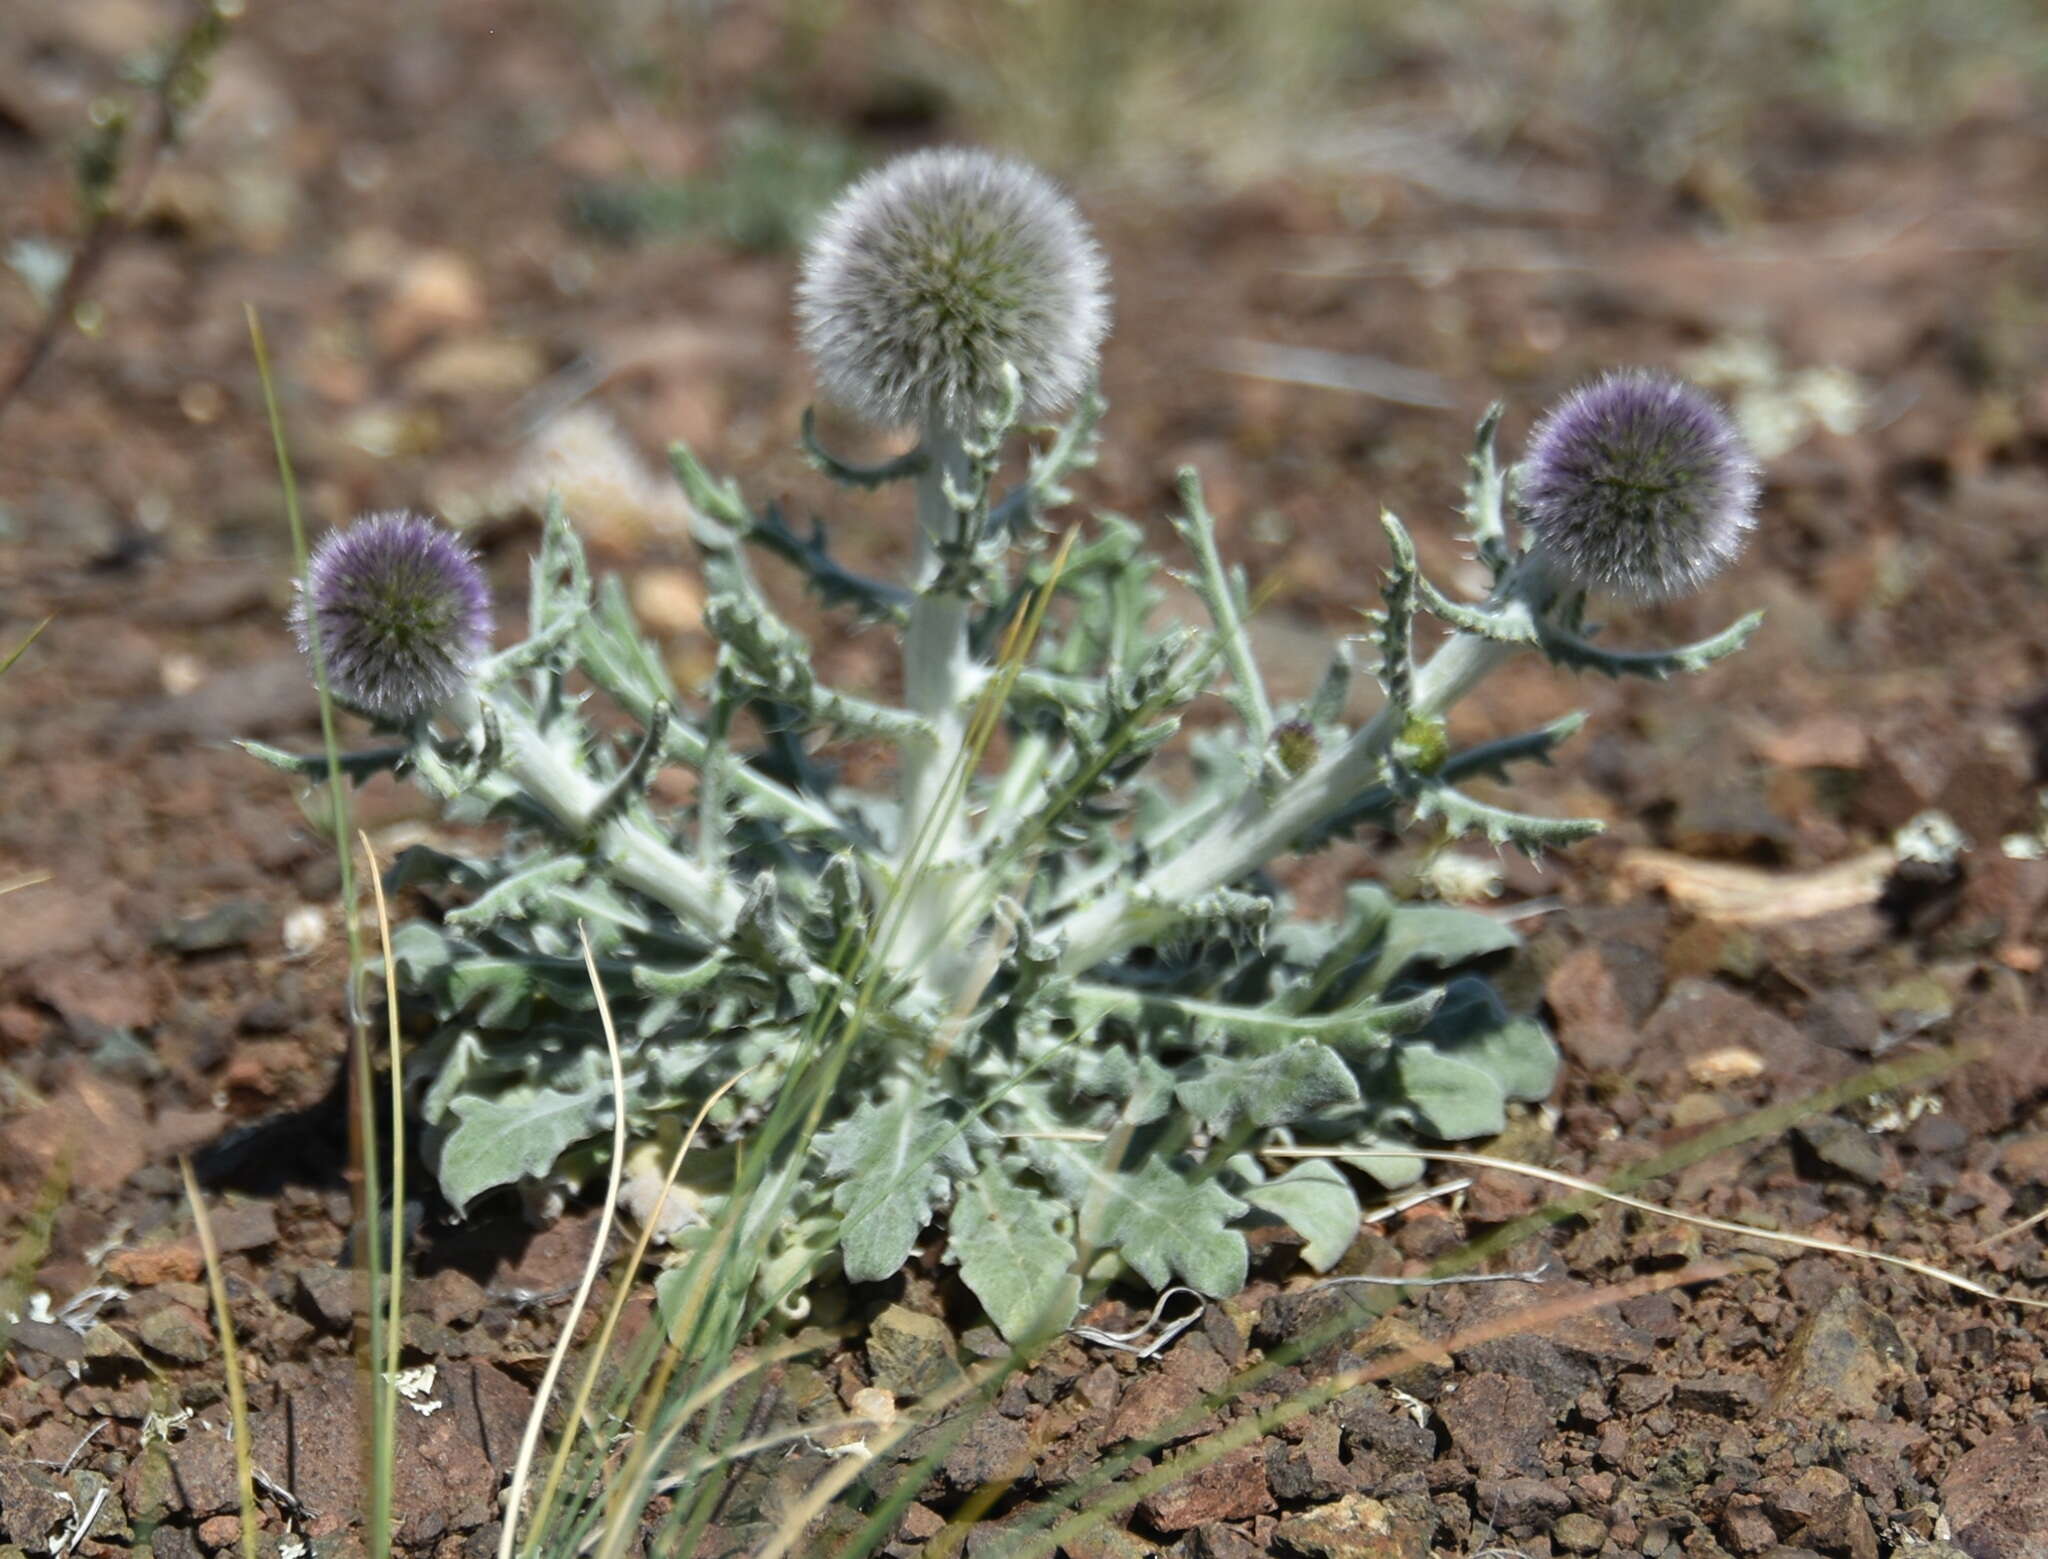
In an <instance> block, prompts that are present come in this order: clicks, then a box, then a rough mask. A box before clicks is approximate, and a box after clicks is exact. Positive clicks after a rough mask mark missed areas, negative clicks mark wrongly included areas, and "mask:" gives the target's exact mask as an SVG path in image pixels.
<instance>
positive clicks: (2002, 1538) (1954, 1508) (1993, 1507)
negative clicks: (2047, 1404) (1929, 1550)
mask: <svg viewBox="0 0 2048 1559" xmlns="http://www.w3.org/2000/svg"><path fill="white" fill-rule="evenodd" d="M1941 1507H1942V1511H1943V1513H1944V1514H1945V1515H1946V1516H1947V1517H1948V1521H1949V1526H1950V1527H1951V1529H1952V1530H1953V1534H1954V1540H1955V1543H1956V1546H1957V1547H1959V1548H1961V1549H1963V1550H1964V1551H1965V1552H1967V1553H1969V1554H1971V1555H1973V1556H1975V1559H2048V1427H2044V1426H2043V1425H2041V1424H2039V1423H2026V1424H2015V1425H2013V1426H2012V1427H2011V1428H2009V1429H2001V1430H2000V1431H1999V1432H1998V1433H1996V1434H1994V1435H1993V1436H1991V1438H1990V1439H1988V1440H1986V1441H1985V1442H1984V1443H1983V1444H1982V1445H1979V1446H1977V1447H1976V1448H1975V1449H1974V1450H1972V1451H1970V1452H1969V1453H1967V1454H1966V1455H1965V1456H1963V1457H1962V1459H1961V1460H1959V1461H1958V1462H1957V1463H1956V1464H1955V1465H1954V1466H1953V1467H1951V1468H1950V1469H1949V1472H1948V1476H1947V1477H1945V1478H1943V1479H1942V1480H1941Z"/></svg>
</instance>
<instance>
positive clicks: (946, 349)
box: [797, 150, 1109, 428]
mask: <svg viewBox="0 0 2048 1559" xmlns="http://www.w3.org/2000/svg"><path fill="white" fill-rule="evenodd" d="M1103 288H1104V267H1103V261H1102V253H1101V251H1100V250H1099V249H1098V248H1097V247H1096V245H1095V241H1094V239H1093V238H1092V237H1091V236H1090V235H1089V232H1088V228H1087V225H1086V224H1085V223H1084V222H1083V221H1082V220H1081V214H1080V213H1079V212H1078V211H1076V210H1075V209H1074V205H1073V202H1071V201H1070V200H1068V199H1067V197H1066V196H1065V195H1063V194H1061V193H1060V191H1059V190H1058V189H1057V188H1055V187H1054V186H1053V184H1052V183H1051V181H1049V180H1048V179H1047V178H1046V177H1045V176H1044V175H1043V174H1041V173H1039V172H1038V171H1037V170H1036V169H1034V168H1031V167H1029V166H1027V165H1026V164H1024V163H1021V162H1015V161H1012V160H1010V159H1007V158H1002V157H994V156H991V155H989V154H988V153H986V152H975V151H961V150H943V151H926V152H916V153H913V154H912V155H910V156H908V157H899V158H898V159H897V160H896V161H894V162H892V163H890V164H889V165H888V166H887V167H885V168H881V169H879V170H877V171H876V172H874V173H870V174H868V175H867V176H866V177H865V178H863V179H861V180H860V182H858V183H857V184H855V185H854V186H853V187H852V188H851V189H850V190H848V191H847V192H846V193H845V194H844V195H843V196H841V197H840V200H839V203H838V204H837V205H836V206H834V207H833V208H832V210H831V211H830V212H829V213H828V214H827V215H826V217H825V219H824V222H823V224H822V225H821V226H820V228H819V230H818V233H817V235H816V237H814V238H813V239H812V241H811V245H810V248H809V249H808V250H807V251H806V252H805V254H804V261H803V275H802V278H801V280H800V281H799V283H798V286H797V318H798V323H799V326H800V329H801V334H802V337H803V344H804V348H805V350H807V351H808V352H809V353H810V354H811V357H812V358H813V359H814V360H815V362H816V363H817V368H818V377H819V379H820V381H821V382H822V383H823V385H824V388H825V392H826V393H827V394H828V395H830V396H831V397H832V399H834V400H835V401H838V402H840V403H841V404H842V405H844V406H846V407H847V408H848V409H849V410H851V411H854V412H857V413H859V414H860V415H861V416H864V417H867V418H869V419H870V420H872V421H874V422H876V423H880V424H884V425H888V426H901V425H902V424H905V423H913V422H916V423H923V422H928V421H931V420H934V419H936V420H939V421H942V422H945V423H949V424H951V425H952V426H954V427H956V428H964V427H966V426H967V425H968V419H969V418H970V417H971V416H972V415H973V414H974V413H975V412H976V411H978V410H980V409H982V408H983V407H985V406H987V405H988V404H989V403H990V402H991V400H992V398H993V397H994V395H995V394H996V392H997V390H998V387H999V385H1000V379H1001V373H1002V367H1003V364H1004V363H1006V362H1007V363H1010V364H1012V365H1014V366H1015V368H1016V370H1017V374H1018V377H1019V379H1020V380H1021V381H1022V384H1023V391H1024V403H1023V408H1022V409H1023V411H1024V412H1025V414H1027V415H1030V416H1047V415H1051V414H1052V413H1055V412H1057V411H1059V410H1061V409H1062V408H1064V407H1065V406H1067V405H1068V404H1069V403H1070V402H1071V401H1073V399H1074V398H1075V397H1076V396H1077V395H1079V394H1080V393H1081V391H1082V390H1083V389H1084V388H1085V387H1086V386H1087V383H1088V378H1089V375H1090V374H1091V373H1092V372H1093V370H1094V367H1095V353H1096V349H1097V348H1098V347H1099V346H1100V345H1101V343H1102V337H1103V333H1104V331H1106V330H1107V329H1108V325H1109V304H1108V300H1107V297H1106V296H1105V294H1104V290H1103Z"/></svg>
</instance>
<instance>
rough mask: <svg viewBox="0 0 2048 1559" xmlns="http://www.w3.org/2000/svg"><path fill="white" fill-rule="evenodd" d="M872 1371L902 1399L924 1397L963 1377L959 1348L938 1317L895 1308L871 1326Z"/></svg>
mask: <svg viewBox="0 0 2048 1559" xmlns="http://www.w3.org/2000/svg"><path fill="white" fill-rule="evenodd" d="M868 1372H869V1373H870V1374H871V1375H872V1376H873V1377H874V1383H875V1384H876V1385H878V1386H880V1387H881V1388H882V1389H883V1390H884V1391H888V1392H892V1393H894V1394H895V1395H896V1396H897V1397H899V1398H906V1399H907V1398H911V1397H921V1396H924V1395H925V1394H926V1393H928V1392H931V1391H936V1390H937V1389H938V1388H939V1387H941V1386H946V1385H950V1384H952V1383H953V1382H954V1381H957V1380H959V1379H960V1378H961V1369H960V1361H959V1355H958V1352H957V1345H956V1344H955V1343H954V1340H953V1334H952V1332H951V1331H950V1330H948V1329H947V1326H946V1323H945V1322H944V1321H941V1320H940V1319H939V1318H938V1317H937V1316H931V1315H925V1314H923V1313H922V1312H920V1311H917V1310H909V1309H906V1308H904V1307H903V1306H902V1305H891V1306H889V1308H888V1309H886V1310H884V1311H883V1312H882V1313H881V1314H880V1315H878V1316H876V1317H875V1319H874V1321H873V1322H872V1323H870V1325H869V1327H868Z"/></svg>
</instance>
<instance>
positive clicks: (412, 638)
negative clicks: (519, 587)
mask: <svg viewBox="0 0 2048 1559" xmlns="http://www.w3.org/2000/svg"><path fill="white" fill-rule="evenodd" d="M291 621H292V627H293V629H294V630H295V631H296V632H297V634H298V636H299V647H300V648H301V649H302V650H304V651H305V652H306V653H307V654H308V655H311V654H312V653H313V637H314V630H315V629H316V628H317V629H318V631H319V640H320V643H319V652H320V659H321V660H322V661H323V662H324V663H325V666H326V672H327V685H328V687H329V688H330V689H331V690H332V691H333V693H334V696H335V697H336V698H338V699H340V700H342V702H344V703H346V704H349V705H351V706H352V707H354V708H357V709H360V710H362V711H363V712H364V713H365V714H368V715H371V716H373V717H375V718H376V719H379V720H383V721H386V722H388V723H390V724H393V725H405V724H407V723H409V722H411V721H412V720H415V719H417V718H418V717H419V716H421V715H423V714H426V713H428V712H429V711H431V710H433V709H435V708H436V707H438V706H439V705H441V704H444V703H446V702H447V701H448V700H449V699H450V698H452V697H453V696H454V695H455V694H456V693H458V692H459V691H461V689H462V686H463V683H464V682H465V681H467V680H468V677H469V675H470V672H471V671H472V670H473V669H474V668H475V666H476V663H477V661H478V659H479V658H481V656H482V655H483V652H484V650H485V649H486V648H487V647H488V645H489V643H490V633H491V598H490V590H489V588H488V587H487V586H486V584H485V583H484V575H483V570H482V569H481V568H480V567H479V566H478V564H477V560H476V554H475V553H473V552H471V551H470V550H469V548H467V547H465V546H464V545H463V544H462V543H461V542H459V541H457V540H456V539H455V537H454V536H453V535H451V534H450V533H449V532H448V531H446V530H444V529H443V528H442V527H441V526H439V525H437V524H435V523H434V521H432V520H430V519H427V518H426V517H425V516H424V515H418V514H407V513H404V512H393V513H389V514H371V515H365V516H364V517H363V518H361V519H359V520H357V521H356V522H355V524H353V525H351V526H350V527H349V528H348V529H347V530H340V531H332V532H330V533H329V534H328V535H327V537H326V538H325V539H324V540H322V541H321V543H320V545H319V546H318V547H316V548H315V549H314V551H313V556H312V559H311V561H310V562H309V563H308V564H307V567H306V579H305V582H304V583H303V584H302V585H301V586H300V588H299V594H298V598H297V599H296V600H295V601H294V602H293V603H292V613H291Z"/></svg>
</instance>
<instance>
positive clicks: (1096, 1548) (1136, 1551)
mask: <svg viewBox="0 0 2048 1559" xmlns="http://www.w3.org/2000/svg"><path fill="white" fill-rule="evenodd" d="M944 1524H945V1523H944V1522H941V1523H940V1525H941V1526H943V1525H944ZM1213 1530H1215V1531H1219V1532H1225V1533H1228V1532H1229V1531H1230V1529H1229V1528H1228V1527H1218V1528H1214V1529H1213ZM1206 1535H1207V1534H1206V1532H1204V1531H1203V1530H1201V1529H1198V1530H1197V1532H1196V1533H1195V1536H1194V1538H1193V1539H1191V1541H1199V1540H1201V1539H1203V1538H1204V1537H1205V1536H1206ZM1060 1551H1061V1552H1062V1553H1064V1554H1066V1555H1067V1559H1161V1556H1162V1555H1163V1554H1165V1552H1166V1550H1165V1549H1163V1548H1160V1547H1159V1546H1158V1545H1156V1544H1153V1543H1148V1542H1146V1541H1145V1540H1144V1539H1143V1538H1142V1537H1139V1536H1137V1535H1135V1534H1134V1533H1131V1532H1126V1531H1125V1530H1124V1529H1123V1528H1122V1527H1120V1526H1117V1525H1116V1524H1115V1523H1113V1522H1109V1521H1105V1522H1103V1523H1102V1524H1101V1525H1099V1526H1096V1527H1093V1528H1091V1529H1090V1530H1088V1531H1087V1532H1084V1533H1082V1534H1081V1535H1080V1536H1079V1537H1070V1538H1068V1539H1066V1541H1064V1542H1063V1543H1061V1544H1060ZM1229 1553H1230V1550H1229V1549H1227V1548H1226V1549H1223V1550H1221V1551H1220V1552H1219V1553H1218V1554H1217V1555H1216V1559H1224V1555H1226V1554H1229Z"/></svg>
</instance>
